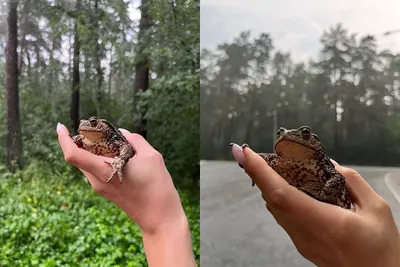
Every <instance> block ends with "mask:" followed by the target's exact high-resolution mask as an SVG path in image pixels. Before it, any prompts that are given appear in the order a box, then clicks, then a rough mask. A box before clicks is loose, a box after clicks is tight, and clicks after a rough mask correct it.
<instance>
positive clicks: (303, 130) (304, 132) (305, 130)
mask: <svg viewBox="0 0 400 267" xmlns="http://www.w3.org/2000/svg"><path fill="white" fill-rule="evenodd" d="M301 133H302V134H305V135H309V134H310V133H311V131H310V128H303V129H301Z"/></svg>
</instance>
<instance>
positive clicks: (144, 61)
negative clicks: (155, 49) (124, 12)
mask: <svg viewBox="0 0 400 267" xmlns="http://www.w3.org/2000/svg"><path fill="white" fill-rule="evenodd" d="M140 11H141V18H140V22H139V34H138V41H139V42H138V50H137V53H136V57H137V63H136V73H135V89H134V95H135V97H134V99H137V97H138V95H139V94H140V93H142V92H145V91H146V90H147V89H148V88H149V73H150V69H149V57H148V55H147V53H146V52H145V49H144V48H145V43H146V40H148V38H147V36H146V35H147V31H148V29H149V28H150V24H151V18H150V14H149V2H148V0H142V4H141V7H140ZM136 104H137V102H136V101H134V110H137V108H136ZM146 112H147V106H145V107H144V109H143V110H139V113H140V120H139V122H138V124H137V125H134V126H136V127H135V128H136V132H137V133H138V134H140V135H142V136H143V137H144V138H146V136H147V119H146V118H145V116H146Z"/></svg>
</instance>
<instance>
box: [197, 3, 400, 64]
mask: <svg viewBox="0 0 400 267" xmlns="http://www.w3.org/2000/svg"><path fill="white" fill-rule="evenodd" d="M339 22H341V23H342V24H343V26H344V27H345V28H346V29H349V30H350V31H351V32H357V33H360V34H374V35H375V36H376V37H377V40H378V45H379V47H380V48H389V49H391V50H393V51H396V52H400V32H398V33H396V34H393V35H390V36H383V32H386V31H390V30H397V29H400V0H379V1H378V0H352V1H349V0H335V1H334V0H279V1H278V0H247V1H244V0H242V1H238V0H201V22H200V23H201V44H200V45H201V47H202V48H205V47H207V48H211V49H213V48H215V47H216V45H218V44H220V43H222V42H228V41H231V40H233V39H234V38H235V37H237V36H238V35H239V33H240V32H242V31H245V30H251V32H252V36H253V37H255V36H256V35H258V34H260V33H261V32H266V33H270V34H271V37H272V39H273V44H274V45H275V47H276V48H278V49H280V50H283V51H285V52H290V53H291V54H292V58H293V59H295V60H304V59H307V58H308V57H310V56H311V57H313V58H316V56H317V54H318V51H319V50H320V48H321V46H320V43H319V39H320V37H321V36H322V33H323V31H324V30H327V29H328V28H329V27H331V26H334V25H335V24H336V23H339Z"/></svg>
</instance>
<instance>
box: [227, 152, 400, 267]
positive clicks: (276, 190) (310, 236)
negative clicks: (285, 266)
mask: <svg viewBox="0 0 400 267" xmlns="http://www.w3.org/2000/svg"><path fill="white" fill-rule="evenodd" d="M235 149H236V148H235ZM240 153H242V154H240ZM234 155H235V158H236V159H237V160H238V161H239V163H241V164H242V165H243V166H244V169H245V171H246V173H247V174H248V175H249V176H250V177H251V178H252V179H253V181H254V182H255V184H256V185H257V187H258V188H259V189H260V191H261V193H262V197H263V199H264V200H265V201H266V207H267V209H268V210H269V211H270V212H271V214H272V215H273V217H274V218H275V220H276V221H277V223H278V224H279V225H280V226H281V227H282V228H283V229H284V230H285V231H286V232H287V234H288V235H289V237H290V238H291V240H292V241H293V243H294V245H295V246H296V248H297V250H298V251H299V252H300V254H301V255H302V256H304V257H305V258H307V259H308V260H310V261H311V262H313V263H314V264H316V265H317V266H320V267H334V266H341V267H353V266H366V267H376V266H386V267H392V266H393V267H395V266H400V234H399V230H398V228H397V226H396V223H395V221H394V218H393V215H392V212H391V209H390V207H389V205H388V203H387V202H386V201H385V200H384V199H383V198H382V197H381V196H379V195H378V194H377V193H376V192H375V191H374V190H373V189H372V188H371V187H370V186H369V185H368V183H367V182H366V181H365V180H364V179H363V178H362V177H361V176H360V174H359V173H358V172H356V171H355V170H353V169H350V168H346V167H343V166H340V165H339V164H337V163H336V162H334V161H332V162H333V163H334V164H335V167H336V169H337V170H338V171H339V172H340V173H342V174H343V175H344V176H345V178H346V187H347V189H348V191H349V193H350V197H351V199H352V201H353V203H354V205H355V211H354V212H353V211H351V210H346V209H343V208H340V207H338V206H334V205H331V204H327V203H323V202H320V201H317V200H315V199H313V198H311V197H309V196H308V195H306V194H304V193H302V192H301V191H299V190H297V189H296V188H295V187H293V186H290V185H289V184H288V183H287V182H286V181H285V180H284V179H283V178H282V177H281V176H279V175H278V174H277V173H276V172H275V171H274V170H273V169H272V168H271V167H269V166H268V164H267V163H266V162H265V161H264V160H263V159H262V158H261V157H260V156H259V155H257V154H256V153H255V152H254V151H252V150H251V149H250V148H248V147H246V148H243V150H242V151H240V150H239V149H236V150H235V151H234Z"/></svg>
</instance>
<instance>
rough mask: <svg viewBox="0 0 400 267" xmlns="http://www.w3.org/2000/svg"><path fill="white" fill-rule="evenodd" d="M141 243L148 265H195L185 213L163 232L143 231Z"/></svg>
mask: <svg viewBox="0 0 400 267" xmlns="http://www.w3.org/2000/svg"><path fill="white" fill-rule="evenodd" d="M143 244H144V249H145V252H146V257H147V262H148V264H149V266H150V267H159V266H162V267H169V266H171V267H192V266H193V267H194V266H196V262H195V260H194V255H193V250H192V240H191V235H190V230H189V224H188V221H187V218H186V216H185V214H183V216H181V218H179V219H178V220H177V221H176V222H175V223H174V224H173V225H171V226H170V227H169V228H167V229H165V230H164V231H163V232H158V233H154V234H151V233H145V232H143Z"/></svg>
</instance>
